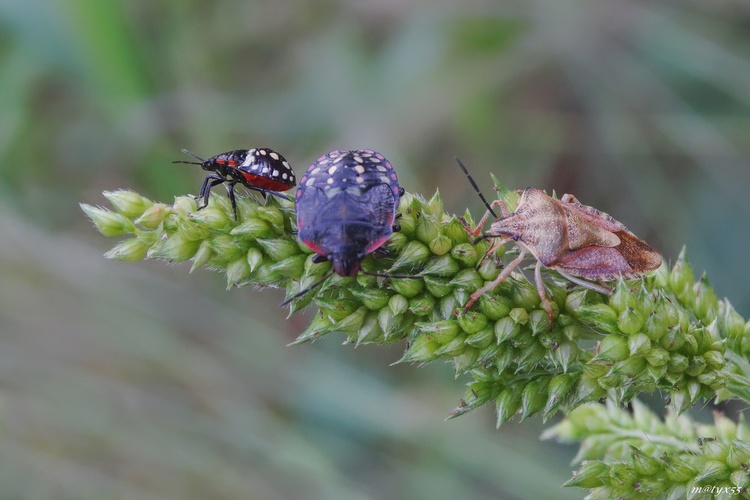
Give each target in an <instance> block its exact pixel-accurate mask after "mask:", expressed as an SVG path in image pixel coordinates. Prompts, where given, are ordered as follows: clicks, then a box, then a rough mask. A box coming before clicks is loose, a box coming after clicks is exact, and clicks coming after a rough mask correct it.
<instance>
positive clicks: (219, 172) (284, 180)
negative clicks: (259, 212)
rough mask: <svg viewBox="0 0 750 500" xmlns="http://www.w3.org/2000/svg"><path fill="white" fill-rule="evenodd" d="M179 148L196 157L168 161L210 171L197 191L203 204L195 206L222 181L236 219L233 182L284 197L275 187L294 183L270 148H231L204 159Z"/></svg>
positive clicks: (290, 172) (283, 160)
mask: <svg viewBox="0 0 750 500" xmlns="http://www.w3.org/2000/svg"><path fill="white" fill-rule="evenodd" d="M182 152H183V153H185V154H189V155H190V156H192V157H193V158H195V159H196V160H198V161H197V162H195V161H182V160H176V161H173V162H172V163H187V164H190V165H200V166H201V168H202V169H203V170H207V171H209V172H211V173H210V174H208V175H207V176H206V179H205V180H204V181H203V186H201V190H200V192H199V193H198V198H199V199H203V206H201V207H198V210H201V209H203V208H206V206H207V205H208V196H209V195H210V194H211V189H212V188H213V187H214V186H216V185H218V184H222V183H224V182H226V183H227V194H228V195H229V199H230V200H231V202H232V209H233V210H234V218H235V220H236V219H237V202H236V201H235V198H234V185H235V184H237V183H239V184H242V185H243V186H245V187H246V188H248V189H252V190H253V191H259V192H260V193H261V194H262V195H263V197H265V196H266V193H267V194H271V195H273V196H278V197H280V198H284V199H287V200H288V199H289V197H288V196H286V195H283V194H281V193H279V191H286V190H288V189H291V188H293V187H294V186H295V185H296V183H297V179H296V178H295V176H294V171H293V170H292V167H291V166H289V162H288V161H286V158H284V157H283V156H281V155H280V154H279V153H277V152H276V151H274V150H273V149H269V148H253V149H235V150H233V151H227V152H226V153H221V154H218V155H216V156H212V157H211V158H208V159H205V160H204V159H203V158H201V157H200V156H198V155H196V154H195V153H193V152H191V151H188V150H187V149H183V150H182Z"/></svg>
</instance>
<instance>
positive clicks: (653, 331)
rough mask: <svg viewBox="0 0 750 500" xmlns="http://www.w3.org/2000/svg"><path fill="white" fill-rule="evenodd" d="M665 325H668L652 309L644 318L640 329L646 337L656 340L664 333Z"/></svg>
mask: <svg viewBox="0 0 750 500" xmlns="http://www.w3.org/2000/svg"><path fill="white" fill-rule="evenodd" d="M657 310H658V306H657ZM667 327H668V325H667V324H666V321H665V319H664V318H663V317H661V316H659V315H658V314H657V312H656V311H652V312H651V314H649V316H648V318H646V322H645V323H644V325H643V330H642V331H643V333H645V334H646V335H648V338H650V339H651V340H654V341H657V340H659V339H661V338H662V337H663V336H664V335H666V333H667Z"/></svg>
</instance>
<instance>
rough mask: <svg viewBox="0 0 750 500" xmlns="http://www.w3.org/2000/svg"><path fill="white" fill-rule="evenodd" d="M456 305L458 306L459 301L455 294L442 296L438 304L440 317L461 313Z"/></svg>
mask: <svg viewBox="0 0 750 500" xmlns="http://www.w3.org/2000/svg"><path fill="white" fill-rule="evenodd" d="M456 307H458V301H457V300H456V298H455V297H454V296H453V295H446V296H445V297H443V298H441V299H440V303H439V304H438V310H439V311H440V312H439V314H440V317H442V318H448V317H450V316H453V314H459V312H458V311H456Z"/></svg>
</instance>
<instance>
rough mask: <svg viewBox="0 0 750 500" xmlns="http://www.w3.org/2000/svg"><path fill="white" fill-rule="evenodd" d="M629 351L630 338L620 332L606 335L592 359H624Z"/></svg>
mask: <svg viewBox="0 0 750 500" xmlns="http://www.w3.org/2000/svg"><path fill="white" fill-rule="evenodd" d="M628 353H629V348H628V340H627V339H626V338H625V337H623V336H622V335H619V334H611V335H605V336H604V338H603V339H602V341H601V342H599V347H598V349H597V353H596V356H594V358H593V360H592V361H595V360H605V361H622V360H624V359H627V357H628Z"/></svg>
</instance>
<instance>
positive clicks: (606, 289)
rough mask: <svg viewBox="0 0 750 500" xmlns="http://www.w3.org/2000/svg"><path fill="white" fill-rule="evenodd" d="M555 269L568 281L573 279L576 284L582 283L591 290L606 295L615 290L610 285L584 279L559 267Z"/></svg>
mask: <svg viewBox="0 0 750 500" xmlns="http://www.w3.org/2000/svg"><path fill="white" fill-rule="evenodd" d="M555 271H557V272H558V273H560V276H562V277H563V278H565V279H566V280H568V281H572V282H573V283H575V284H576V285H581V286H582V287H584V288H588V289H589V290H593V291H595V292H599V293H603V294H604V295H612V292H613V290H612V289H611V288H609V287H606V286H603V285H599V284H596V283H591V282H590V281H586V280H584V279H581V278H578V277H576V276H571V275H570V274H568V273H566V272H564V271H560V270H559V269H557V268H555Z"/></svg>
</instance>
